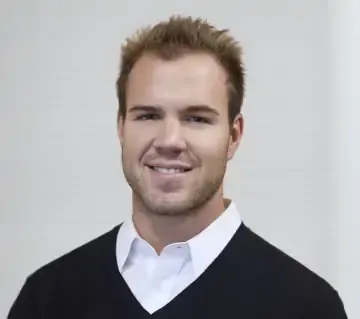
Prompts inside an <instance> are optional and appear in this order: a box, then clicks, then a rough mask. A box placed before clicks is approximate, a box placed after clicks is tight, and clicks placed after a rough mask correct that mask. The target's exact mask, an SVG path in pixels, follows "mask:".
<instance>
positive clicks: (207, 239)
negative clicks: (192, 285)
mask: <svg viewBox="0 0 360 319" xmlns="http://www.w3.org/2000/svg"><path fill="white" fill-rule="evenodd" d="M227 201H228V202H229V204H228V206H227V208H226V209H225V211H224V212H223V213H222V214H221V215H220V216H219V217H218V218H217V219H216V220H215V221H214V222H213V223H211V224H210V225H209V226H208V227H207V228H205V229H204V230H203V231H202V232H201V233H199V234H198V235H196V236H195V237H193V238H191V239H190V240H188V241H187V244H188V245H189V247H190V254H191V260H192V265H193V270H194V274H195V275H196V276H199V275H200V274H201V273H202V272H203V271H204V270H205V269H206V268H207V267H208V266H209V265H210V264H211V263H212V262H213V261H214V260H215V259H216V257H217V256H218V255H219V254H220V253H221V251H222V250H223V249H224V248H225V246H226V245H227V244H228V243H229V241H230V239H231V238H232V237H233V235H234V234H235V232H236V231H237V229H238V228H239V226H240V225H241V217H240V214H239V212H238V210H237V207H236V205H235V203H234V202H233V201H230V200H227ZM136 239H139V240H140V241H142V239H141V238H140V236H139V234H138V233H137V231H136V229H135V226H134V223H133V220H132V218H131V217H130V218H128V219H126V220H125V221H124V223H123V224H122V225H121V227H120V229H119V233H118V236H117V242H116V258H117V263H118V267H119V270H120V272H122V270H123V267H124V265H125V263H126V261H127V259H128V257H129V255H130V252H131V248H132V245H133V243H134V241H135V240H136Z"/></svg>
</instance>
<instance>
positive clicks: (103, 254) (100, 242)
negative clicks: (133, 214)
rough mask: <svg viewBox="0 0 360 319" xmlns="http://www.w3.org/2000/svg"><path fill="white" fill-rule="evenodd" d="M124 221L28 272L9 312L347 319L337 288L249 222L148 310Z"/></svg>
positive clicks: (145, 318) (13, 315)
mask: <svg viewBox="0 0 360 319" xmlns="http://www.w3.org/2000/svg"><path fill="white" fill-rule="evenodd" d="M119 227H120V226H117V227H115V228H113V229H112V230H110V231H109V232H108V233H106V234H104V235H102V236H100V237H99V238H97V239H94V240H92V241H91V242H89V243H87V244H85V245H83V246H81V247H79V248H77V249H75V250H74V251H72V252H70V253H68V254H66V255H64V256H62V257H60V258H58V259H57V260H55V261H53V262H51V263H49V264H47V265H45V266H44V267H42V268H40V269H39V270H37V271H36V272H35V273H34V274H32V275H31V276H29V277H28V279H27V280H26V282H25V284H24V286H23V288H22V289H21V291H20V293H19V295H18V297H17V299H16V300H15V302H14V304H13V306H12V307H11V309H10V312H9V316H8V318H9V319H23V318H27V319H60V318H66V319H72V318H74V319H75V318H76V319H81V318H84V319H85V318H86V319H130V318H131V319H170V318H171V319H177V318H178V319H180V318H181V319H184V318H186V319H199V318H207V319H215V318H216V319H218V318H223V319H232V318H239V319H240V318H241V319H252V318H254V319H255V318H256V319H260V318H266V319H271V318H274V319H275V318H276V319H292V318H294V319H300V318H313V319H315V318H316V319H321V318H324V319H325V318H326V319H346V318H347V317H346V314H345V311H344V307H343V304H342V301H341V299H340V297H339V295H338V293H337V292H336V291H335V290H334V289H333V288H332V287H331V286H330V285H329V284H328V283H327V282H326V281H325V280H323V279H322V278H320V277H319V276H317V275H316V274H315V273H313V272H312V271H310V270H309V269H307V268H306V267H305V266H303V265H301V264H300V263H299V262H297V261H295V260H294V259H293V258H291V257H289V256H288V255H286V254H285V253H283V252H282V251H280V250H279V249H277V248H275V247H274V246H272V245H271V244H269V243H268V242H266V241H265V240H264V239H262V238H261V237H259V236H258V235H256V234H255V233H254V232H252V231H251V230H250V229H249V228H248V227H247V226H245V225H244V224H243V223H242V224H241V226H240V227H239V228H238V230H237V231H236V233H235V235H234V236H233V237H232V239H231V240H230V242H229V244H228V245H227V246H226V247H225V249H224V250H223V251H222V252H221V253H220V255H219V256H218V257H217V258H216V259H215V260H214V261H213V263H212V264H211V265H210V266H209V267H208V268H207V269H206V270H205V271H204V272H203V274H202V275H200V276H199V277H198V278H197V279H196V280H195V281H194V282H193V283H192V284H191V285H190V286H188V287H187V288H186V289H185V290H183V291H182V292H181V293H180V294H179V295H177V296H176V297H175V298H174V299H173V300H171V301H170V302H169V303H168V304H167V305H165V306H164V307H163V308H161V309H159V310H157V311H156V312H154V313H153V314H149V313H148V312H147V311H146V310H145V309H144V308H143V307H142V306H141V304H140V303H139V302H138V300H137V299H136V298H135V296H134V295H133V294H132V292H131V290H130V289H129V287H128V286H127V284H126V282H125V280H124V279H123V277H122V276H121V274H120V273H119V270H118V267H117V261H116V254H115V251H116V238H117V233H118V231H119ZM209 249H211V247H209Z"/></svg>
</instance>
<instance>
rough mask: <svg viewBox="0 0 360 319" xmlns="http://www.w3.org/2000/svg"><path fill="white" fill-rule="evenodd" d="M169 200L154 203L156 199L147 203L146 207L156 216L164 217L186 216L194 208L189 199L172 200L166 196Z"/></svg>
mask: <svg viewBox="0 0 360 319" xmlns="http://www.w3.org/2000/svg"><path fill="white" fill-rule="evenodd" d="M166 197H167V198H166V199H164V198H162V199H160V198H158V199H157V200H155V201H154V199H152V200H150V201H147V203H145V204H146V206H147V207H148V208H149V211H150V212H151V213H152V214H155V215H163V216H165V215H166V216H175V215H181V214H186V213H187V212H189V211H191V210H192V209H193V208H194V207H193V205H192V202H191V200H190V199H187V198H171V197H172V196H166Z"/></svg>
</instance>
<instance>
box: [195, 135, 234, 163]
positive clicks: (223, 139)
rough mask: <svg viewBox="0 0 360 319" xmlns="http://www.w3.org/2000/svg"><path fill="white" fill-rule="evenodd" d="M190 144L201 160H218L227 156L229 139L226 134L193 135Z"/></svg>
mask: <svg viewBox="0 0 360 319" xmlns="http://www.w3.org/2000/svg"><path fill="white" fill-rule="evenodd" d="M188 141H189V146H190V147H191V149H192V150H193V151H194V152H195V154H196V155H197V156H198V157H199V158H200V159H201V160H209V161H211V160H216V159H219V158H223V157H224V156H225V157H226V156H227V152H228V145H229V140H228V136H227V135H225V134H219V133H218V134H206V136H194V135H193V136H192V137H191V138H190V139H189V140H188Z"/></svg>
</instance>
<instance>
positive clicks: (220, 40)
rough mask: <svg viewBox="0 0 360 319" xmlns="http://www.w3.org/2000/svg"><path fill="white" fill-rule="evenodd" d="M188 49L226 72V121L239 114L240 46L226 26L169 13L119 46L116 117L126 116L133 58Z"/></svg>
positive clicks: (175, 53) (241, 96)
mask: <svg viewBox="0 0 360 319" xmlns="http://www.w3.org/2000/svg"><path fill="white" fill-rule="evenodd" d="M189 52H190V53H191V52H208V53H210V54H212V55H213V56H214V57H215V58H216V59H217V60H218V62H219V63H220V64H221V65H222V67H223V68H224V70H225V71H226V73H227V75H228V84H229V103H228V114H229V122H230V123H232V122H233V120H234V118H235V116H236V115H237V114H238V113H240V111H241V106H242V104H243V99H244V89H245V87H244V84H245V80H244V67H243V61H242V48H241V47H240V45H239V44H238V42H237V41H236V40H235V39H234V38H233V37H232V36H231V35H230V34H229V31H228V30H227V29H225V30H217V29H216V28H215V27H214V26H212V25H210V24H209V23H208V22H207V21H205V20H203V19H201V18H196V19H194V18H192V17H181V16H172V17H170V18H169V20H168V21H163V22H160V23H158V24H156V25H155V26H153V27H151V26H148V27H145V28H142V29H139V30H138V31H137V32H136V33H135V34H134V35H133V36H132V37H130V38H127V39H126V41H125V43H124V45H123V46H122V52H121V63H120V74H119V77H118V79H117V82H116V90H117V96H118V101H119V110H118V119H119V118H120V117H123V118H124V117H125V116H126V84H127V81H128V77H129V74H130V72H131V70H132V68H133V67H134V65H135V63H136V61H137V60H138V59H139V58H140V57H141V56H142V55H143V54H144V53H152V54H155V55H156V56H158V57H160V58H162V59H164V60H171V59H176V58H178V57H180V56H181V55H183V54H186V53H189Z"/></svg>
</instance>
